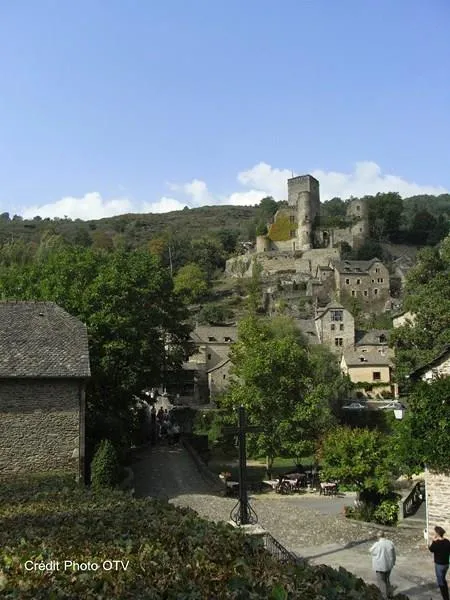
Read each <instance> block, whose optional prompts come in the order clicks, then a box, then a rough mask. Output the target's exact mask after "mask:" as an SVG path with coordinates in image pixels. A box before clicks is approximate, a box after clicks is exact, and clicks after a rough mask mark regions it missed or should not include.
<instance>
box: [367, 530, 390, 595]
mask: <svg viewBox="0 0 450 600" xmlns="http://www.w3.org/2000/svg"><path fill="white" fill-rule="evenodd" d="M369 552H370V554H371V555H372V566H373V570H374V571H375V573H376V576H377V583H378V587H379V588H380V590H381V593H382V594H383V598H389V597H390V596H391V592H392V589H391V581H390V576H391V571H392V569H393V568H394V565H395V561H396V555H395V546H394V544H393V542H391V540H387V539H386V538H385V536H384V531H380V532H378V542H375V544H374V545H373V546H372V547H371V548H370V550H369Z"/></svg>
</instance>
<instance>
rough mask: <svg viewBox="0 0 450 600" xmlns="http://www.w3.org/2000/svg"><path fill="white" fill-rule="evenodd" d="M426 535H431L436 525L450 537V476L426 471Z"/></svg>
mask: <svg viewBox="0 0 450 600" xmlns="http://www.w3.org/2000/svg"><path fill="white" fill-rule="evenodd" d="M425 483H426V492H427V511H428V527H429V531H428V534H429V536H430V537H431V536H432V535H433V529H434V527H435V526H436V525H439V526H440V527H443V528H444V529H445V531H446V532H447V534H449V535H450V476H449V475H444V474H443V473H432V472H430V471H426V473H425Z"/></svg>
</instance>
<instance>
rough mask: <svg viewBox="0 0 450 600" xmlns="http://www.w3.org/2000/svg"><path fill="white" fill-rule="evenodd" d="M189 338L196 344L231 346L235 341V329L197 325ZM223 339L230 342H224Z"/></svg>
mask: <svg viewBox="0 0 450 600" xmlns="http://www.w3.org/2000/svg"><path fill="white" fill-rule="evenodd" d="M191 337H192V339H193V340H194V342H196V343H197V344H208V343H209V344H231V343H233V342H236V341H237V327H232V326H227V325H225V326H223V327H220V326H216V327H214V326H209V325H197V327H196V328H195V329H194V331H193V332H192V333H191ZM210 338H211V339H210ZM225 338H230V340H231V341H225Z"/></svg>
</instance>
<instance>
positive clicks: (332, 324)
mask: <svg viewBox="0 0 450 600" xmlns="http://www.w3.org/2000/svg"><path fill="white" fill-rule="evenodd" d="M335 329H336V325H335V324H334V323H331V331H334V330H335Z"/></svg>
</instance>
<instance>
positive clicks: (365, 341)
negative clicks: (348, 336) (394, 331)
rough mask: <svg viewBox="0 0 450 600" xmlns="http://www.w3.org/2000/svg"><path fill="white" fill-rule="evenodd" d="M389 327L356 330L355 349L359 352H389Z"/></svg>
mask: <svg viewBox="0 0 450 600" xmlns="http://www.w3.org/2000/svg"><path fill="white" fill-rule="evenodd" d="M389 340H390V331H389V329H371V330H370V331H356V332H355V350H357V351H358V352H372V351H376V352H379V353H380V354H388V353H389Z"/></svg>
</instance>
